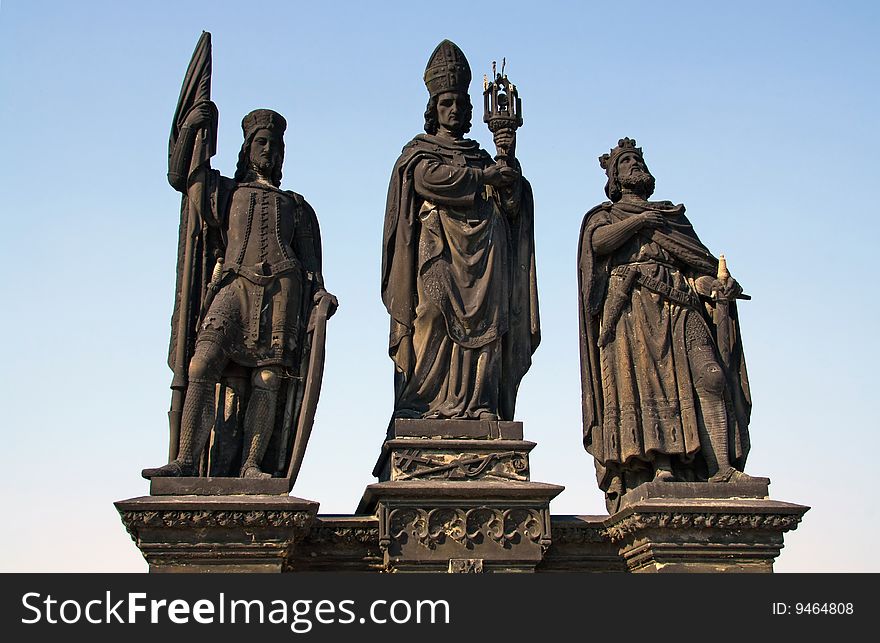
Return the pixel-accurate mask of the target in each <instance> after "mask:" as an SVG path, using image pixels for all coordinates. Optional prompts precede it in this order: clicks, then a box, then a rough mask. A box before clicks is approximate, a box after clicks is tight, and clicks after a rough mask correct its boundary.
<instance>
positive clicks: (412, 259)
mask: <svg viewBox="0 0 880 643" xmlns="http://www.w3.org/2000/svg"><path fill="white" fill-rule="evenodd" d="M424 80H425V84H426V85H427V88H428V93H429V95H430V98H429V100H428V106H427V109H426V110H425V132H426V133H425V134H419V135H418V136H416V137H415V138H414V139H413V140H412V141H410V142H409V143H407V144H406V145H405V146H404V148H403V151H402V153H401V155H400V158H399V159H398V160H397V162H396V163H395V165H394V170H393V172H392V175H391V184H390V187H389V190H388V200H387V204H386V210H385V228H384V239H383V246H382V300H383V302H384V303H385V307H386V308H387V309H388V313H389V314H390V315H391V333H390V340H389V354H390V356H391V358H392V359H393V360H394V364H395V406H394V417H396V418H440V419H443V418H457V419H483V420H499V419H500V420H512V419H513V413H514V406H515V403H516V393H517V389H518V387H519V383H520V380H521V379H522V377H523V375H524V374H525V372H526V371H527V370H528V368H529V366H530V364H531V355H532V353H533V352H534V350H535V348H536V347H537V345H538V342H539V339H540V326H539V321H538V299H537V286H536V278H535V250H534V229H533V228H534V206H533V201H532V192H531V187H530V186H529V183H528V182H527V181H526V180H525V179H524V178H523V177H522V175H521V172H520V166H519V163H518V162H517V161H516V158H515V156H514V154H515V145H516V137H515V130H514V129H513V128H500V129H498V131H496V132H494V139H495V143H496V146H498V148H499V150H503V162H502V160H499V162H498V163H495V162H493V160H492V157H491V156H490V155H489V154H488V153H487V152H486V151H484V150H483V149H481V148H480V146H479V144H478V143H477V142H476V141H473V140H470V139H467V138H464V135H465V134H466V133H467V132H468V131H469V130H470V127H471V115H472V104H471V100H470V97H469V95H468V85H469V84H470V81H471V70H470V66H469V65H468V62H467V60H466V59H465V57H464V54H463V53H462V51H461V50H460V49H459V48H458V47H457V46H456V45H455V44H454V43H452V42H450V41H448V40H444V41H443V42H441V43H440V44H439V45H438V46H437V48H436V49H435V50H434V53H433V54H432V55H431V58H430V60H429V61H428V66H427V68H426V69H425V76H424Z"/></svg>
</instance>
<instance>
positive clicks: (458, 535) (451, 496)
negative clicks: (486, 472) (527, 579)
mask: <svg viewBox="0 0 880 643" xmlns="http://www.w3.org/2000/svg"><path fill="white" fill-rule="evenodd" d="M562 490H563V487H561V486H559V485H549V484H541V483H537V482H496V481H472V482H467V483H462V482H455V481H452V482H451V481H441V480H436V481H435V480H419V481H395V482H380V483H377V484H373V485H370V486H368V487H367V489H366V491H365V493H364V496H363V499H362V500H361V504H360V506H359V507H358V513H375V514H376V515H377V516H378V519H379V547H380V549H381V550H382V552H383V555H384V567H385V570H386V571H392V572H409V571H418V572H432V571H433V572H449V571H460V572H477V571H481V572H533V571H535V567H536V566H537V565H538V564H539V563H540V562H541V560H542V558H543V556H544V553H545V552H546V551H547V548H548V547H549V546H550V543H551V540H550V500H551V499H553V498H554V497H556V496H557V495H558V494H559V493H560V492H561V491H562Z"/></svg>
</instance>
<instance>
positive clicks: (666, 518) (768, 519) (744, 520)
mask: <svg viewBox="0 0 880 643" xmlns="http://www.w3.org/2000/svg"><path fill="white" fill-rule="evenodd" d="M801 517H802V515H796V514H758V513H747V514H743V513H683V512H663V513H634V514H632V515H630V516H627V517H625V518H623V519H622V520H620V521H619V522H617V523H615V524H613V525H610V526H609V527H607V528H606V530H605V531H606V534H607V537H608V538H609V539H610V540H611V541H612V542H615V543H617V542H620V541H622V540H624V539H625V538H627V536H630V535H631V534H633V533H636V532H638V531H641V530H643V529H749V530H772V531H777V532H780V533H784V532H787V531H790V530H792V529H795V528H797V526H798V523H800V521H801ZM554 537H558V536H557V535H556V534H554Z"/></svg>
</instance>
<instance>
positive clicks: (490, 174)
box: [483, 164, 519, 188]
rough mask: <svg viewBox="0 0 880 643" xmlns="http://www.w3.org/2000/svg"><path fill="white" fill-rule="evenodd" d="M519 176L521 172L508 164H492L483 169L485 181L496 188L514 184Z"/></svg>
mask: <svg viewBox="0 0 880 643" xmlns="http://www.w3.org/2000/svg"><path fill="white" fill-rule="evenodd" d="M518 178H519V172H517V171H516V170H514V169H513V168H512V167H507V166H506V165H498V164H495V165H490V166H489V167H487V168H486V169H485V170H483V182H484V183H486V185H491V186H493V187H496V188H504V187H507V186H509V185H513V183H514V181H516V180H517V179H518Z"/></svg>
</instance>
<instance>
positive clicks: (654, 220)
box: [636, 210, 666, 228]
mask: <svg viewBox="0 0 880 643" xmlns="http://www.w3.org/2000/svg"><path fill="white" fill-rule="evenodd" d="M636 216H637V217H638V218H639V221H640V223H641V227H642V228H662V227H664V226H665V225H666V217H664V216H663V215H662V214H660V213H659V212H657V211H656V210H645V211H644V212H642V213H641V214H637V215H636Z"/></svg>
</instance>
